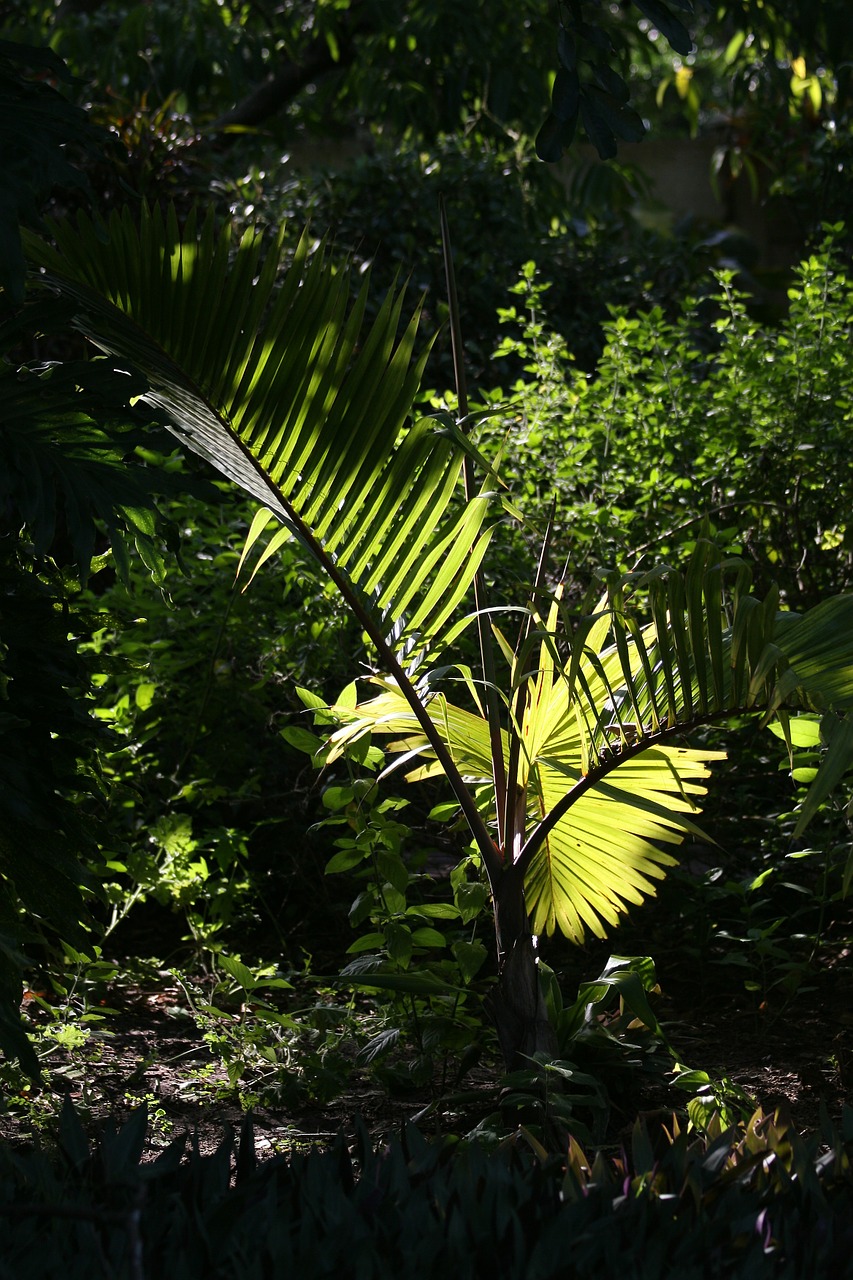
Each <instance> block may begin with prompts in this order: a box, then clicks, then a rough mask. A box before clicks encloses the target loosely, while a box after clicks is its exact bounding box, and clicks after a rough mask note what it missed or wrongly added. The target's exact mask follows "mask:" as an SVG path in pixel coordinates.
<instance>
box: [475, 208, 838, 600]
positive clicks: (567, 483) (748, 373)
mask: <svg viewBox="0 0 853 1280" xmlns="http://www.w3.org/2000/svg"><path fill="white" fill-rule="evenodd" d="M839 234H840V228H832V229H830V230H829V231H828V234H827V236H826V238H825V240H824V243H823V245H822V247H821V248H820V249H819V250H818V251H817V252H816V253H814V254H812V255H811V256H810V257H809V258H808V259H807V260H806V261H804V262H803V263H801V264H800V266H799V267H798V268H797V270H796V272H795V278H794V283H793V285H792V287H791V289H790V290H789V300H790V306H789V311H788V314H787V316H786V317H785V318H784V320H783V321H782V323H781V324H780V326H779V328H778V329H768V328H765V327H762V326H761V325H759V324H758V323H757V322H756V321H755V320H753V319H752V318H751V317H750V314H749V310H748V299H747V298H746V297H745V295H743V294H742V293H740V292H739V291H738V290H737V288H736V287H735V285H734V283H733V279H732V275H731V273H726V272H722V273H719V274H718V275H717V277H716V281H717V285H716V291H715V292H714V293H712V294H710V295H709V296H706V297H705V298H704V299H702V301H701V302H697V301H696V300H691V299H688V300H686V301H685V302H684V303H683V304H682V306H681V309H680V312H679V314H678V315H677V316H676V317H675V318H674V319H668V318H667V317H666V315H665V314H664V312H663V310H662V309H661V308H660V307H655V308H653V309H651V310H649V311H641V312H638V313H636V314H629V312H628V311H627V310H626V309H624V308H620V307H613V308H612V309H611V318H610V319H609V320H608V321H607V322H606V323H605V325H604V337H605V346H604V350H603V353H602V355H601V358H600V360H599V361H598V364H597V367H596V370H595V373H594V374H592V375H587V374H585V373H584V372H582V371H581V370H579V369H578V368H577V366H576V364H575V362H574V360H573V358H572V354H571V352H570V349H569V347H568V346H567V344H566V343H565V342H564V340H563V339H562V338H561V336H560V335H559V334H557V333H555V332H554V330H553V328H552V326H551V325H550V323H549V321H548V319H547V318H546V315H545V313H544V306H545V302H544V297H545V296H547V293H546V291H547V290H548V288H549V286H548V285H547V283H540V282H539V280H538V278H537V271H536V269H535V268H534V266H533V265H532V264H530V263H528V264H527V266H526V267H525V268H524V271H523V273H522V278H521V282H520V284H519V285H518V286H516V288H515V290H514V292H515V293H516V294H517V295H518V296H519V297H520V299H521V300H522V304H523V308H524V310H523V311H522V310H521V309H520V308H519V307H517V306H511V307H508V308H504V309H503V310H502V312H501V318H502V320H503V322H504V324H505V325H507V326H512V327H514V328H516V333H518V329H519V328H520V330H521V333H520V335H519V336H516V335H513V336H509V335H506V336H505V337H504V339H503V341H502V343H501V345H500V346H499V347H498V350H497V352H496V357H497V359H502V358H504V357H512V358H513V359H521V360H523V361H524V362H525V368H524V373H523V374H522V376H521V377H520V378H519V379H518V380H517V381H516V382H515V384H514V385H512V386H511V387H510V388H509V389H508V391H505V390H501V389H498V390H494V391H492V392H491V393H490V395H489V396H488V397H487V403H488V404H489V406H491V405H493V404H497V403H501V402H502V401H504V400H506V399H510V400H511V401H512V412H511V414H507V415H506V416H505V417H503V418H501V417H497V418H495V419H492V420H489V421H488V422H486V423H485V424H484V426H483V427H482V428H481V430H482V431H483V432H484V437H481V439H483V438H485V437H489V438H491V440H492V442H493V445H492V447H493V448H495V447H497V446H500V447H501V448H502V451H503V458H502V463H501V474H502V475H503V477H504V479H505V480H507V482H508V483H509V484H510V486H511V489H512V491H513V493H514V495H515V496H516V497H517V500H518V502H519V503H520V504H522V505H523V506H524V508H525V509H526V510H527V511H530V512H531V513H535V514H536V515H537V516H538V529H537V528H534V530H533V544H534V551H535V547H536V544H537V542H538V533H539V530H541V526H542V523H543V521H544V516H545V513H546V512H547V510H548V508H549V504H550V501H551V495H552V494H553V493H554V492H555V491H556V522H557V523H556V531H555V546H556V547H557V548H558V550H559V551H560V552H561V553H564V554H565V553H566V552H568V553H569V558H570V562H571V565H572V570H573V572H574V573H575V574H577V573H578V570H579V569H581V570H584V572H582V573H581V575H580V577H581V580H583V579H584V578H586V579H587V580H588V579H589V577H590V575H592V574H594V572H595V570H596V568H597V567H599V566H602V565H604V566H609V565H614V564H615V565H618V566H620V567H623V568H625V569H627V568H629V567H632V566H633V565H635V564H636V563H637V561H638V560H639V559H641V558H642V557H644V556H646V557H647V556H648V555H649V554H650V553H651V552H653V553H654V554H655V555H656V556H662V557H668V556H671V555H674V554H677V551H678V548H679V546H683V545H684V543H685V542H686V541H687V540H688V539H692V538H693V537H695V535H696V531H697V528H698V525H699V523H700V521H701V520H702V519H704V518H707V517H710V519H711V520H712V521H713V522H714V524H715V525H716V526H717V528H718V529H720V530H728V533H726V534H724V535H723V536H724V538H725V537H728V538H729V539H731V541H732V542H733V543H735V544H737V543H741V544H742V545H745V547H746V549H747V550H748V552H749V554H750V556H751V557H752V558H753V559H754V561H755V562H756V563H757V564H758V566H760V569H761V574H762V579H763V580H764V581H768V580H770V579H775V580H777V581H778V582H779V584H780V586H781V588H782V591H783V595H784V597H785V598H786V599H787V601H788V603H789V604H790V605H791V607H795V608H800V607H804V606H807V605H809V604H812V603H814V602H815V601H816V600H817V599H819V598H820V597H821V596H822V595H824V594H826V593H829V592H837V591H840V590H843V589H845V588H846V587H847V585H848V584H849V582H850V581H851V576H853V529H851V528H850V527H849V522H848V521H847V518H846V514H845V513H846V512H847V511H848V510H849V509H850V507H851V504H852V503H853V487H851V480H850V469H849V466H848V465H847V462H846V458H847V454H848V451H849V434H850V421H851V403H852V401H851V396H852V395H853V377H851V366H850V360H849V343H850V333H851V316H853V281H851V279H850V276H849V274H848V273H847V272H846V270H845V269H844V266H843V264H842V261H841V258H840V255H839V253H838V252H837V250H836V247H835V242H836V238H837V236H838V235H839ZM507 418H509V422H508V423H507ZM828 476H832V485H831V486H828V485H827V478H828ZM533 553H534V552H533V551H532V552H531V558H532V555H533Z"/></svg>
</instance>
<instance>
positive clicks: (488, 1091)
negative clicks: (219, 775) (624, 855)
mask: <svg viewBox="0 0 853 1280" xmlns="http://www.w3.org/2000/svg"><path fill="white" fill-rule="evenodd" d="M653 924H654V922H653V921H652V926H653ZM660 924H661V927H662V928H663V927H665V926H666V920H665V919H664V918H663V917H662V918H661V921H660ZM833 933H834V934H835V937H834V938H833V936H832V934H833ZM650 934H651V938H650ZM654 936H655V929H654V927H652V928H651V930H650V928H649V919H648V916H646V917H644V936H643V940H644V941H646V942H648V941H650V940H652V941H653V940H654ZM845 936H849V934H848V928H847V922H846V921H839V922H837V926H836V927H835V928H834V929H832V930H830V931H829V932H828V934H827V936H825V938H824V941H823V944H822V946H821V948H820V949H819V951H818V952H817V953H816V954H815V955H813V956H811V957H810V958H809V959H810V963H809V964H808V966H807V973H806V977H805V980H803V981H801V982H800V983H799V985H798V987H797V989H796V990H795V991H794V993H793V994H792V995H790V996H786V995H784V994H783V993H782V988H781V987H773V986H772V984H771V986H770V989H769V990H768V991H766V992H764V993H762V991H760V990H759V991H754V990H745V989H744V983H743V980H742V978H741V977H740V976H739V974H738V967H737V965H727V964H726V963H714V960H713V957H712V959H711V962H710V963H708V964H707V965H705V966H704V967H702V968H701V971H699V972H697V970H696V966H695V965H694V964H688V963H685V957H684V955H683V954H682V953H681V952H680V951H679V949H678V947H674V948H673V949H672V950H671V951H670V952H668V953H666V952H665V951H664V954H662V955H656V957H655V958H656V961H657V970H658V979H659V984H660V988H661V992H660V995H659V996H658V997H657V998H656V999H657V1003H656V1010H657V1013H658V1016H659V1018H660V1020H661V1022H662V1023H663V1024H664V1025H665V1027H666V1029H667V1034H668V1035H669V1038H670V1040H671V1042H672V1043H673V1045H674V1046H675V1048H676V1049H677V1051H678V1053H679V1055H680V1056H681V1057H682V1059H683V1061H685V1062H686V1063H687V1064H689V1065H690V1066H691V1067H694V1068H701V1069H703V1070H705V1071H707V1072H708V1073H709V1075H711V1076H712V1077H714V1078H716V1079H720V1078H722V1077H726V1078H727V1079H728V1080H729V1081H730V1082H732V1084H734V1085H735V1086H737V1087H739V1088H740V1089H741V1090H743V1091H744V1092H745V1093H746V1094H748V1095H749V1096H750V1097H751V1098H753V1099H754V1100H755V1103H756V1105H760V1106H761V1107H762V1108H763V1109H764V1111H765V1112H767V1113H772V1112H773V1111H775V1110H776V1109H777V1108H780V1107H781V1108H782V1109H783V1111H784V1112H786V1113H787V1114H788V1115H789V1116H790V1119H791V1121H792V1123H793V1124H794V1126H795V1127H796V1128H797V1130H798V1131H800V1132H801V1133H808V1132H813V1131H815V1130H817V1129H818V1128H819V1126H820V1121H821V1114H822V1111H824V1110H825V1112H826V1113H828V1115H829V1117H830V1118H831V1119H832V1120H834V1121H838V1120H839V1119H840V1117H841V1112H842V1108H843V1105H844V1103H845V1101H846V1100H847V1099H848V1098H849V1097H850V1095H851V1088H853V953H851V951H850V949H849V948H848V946H847V945H846V942H845V940H844V939H845ZM636 941H638V940H632V939H631V937H630V936H627V937H624V936H621V935H620V937H619V943H620V946H619V950H620V951H621V952H622V953H623V954H625V953H628V946H630V945H632V943H634V942H636ZM658 941H660V935H659V936H658ZM626 944H627V945H626ZM649 949H650V950H651V948H649ZM608 953H609V949H608V951H604V952H603V955H604V957H605V958H606V955H607V954H608ZM633 953H634V954H636V953H637V952H633ZM599 960H600V956H598V955H597V954H596V953H595V949H592V951H588V952H586V953H585V954H584V955H583V956H580V957H578V958H577V959H576V961H575V963H582V969H583V972H580V971H579V972H578V974H577V975H575V977H574V980H575V981H579V980H583V979H589V978H591V977H594V976H595V974H596V973H597V972H598V971H599V969H598V968H596V964H598V962H599ZM564 980H565V977H564ZM568 986H569V988H570V987H571V980H570V982H569V984H568ZM107 1003H109V1004H110V1006H111V1007H112V1009H113V1010H114V1012H112V1013H110V1015H109V1016H108V1017H107V1018H106V1019H105V1020H104V1022H103V1023H99V1024H97V1027H98V1029H97V1030H96V1031H94V1032H92V1033H90V1035H89V1037H88V1039H87V1041H86V1043H85V1045H78V1046H71V1047H63V1046H57V1047H56V1049H55V1050H53V1052H52V1054H51V1056H50V1059H49V1062H48V1068H49V1083H48V1086H47V1088H46V1089H45V1090H44V1091H43V1092H42V1093H41V1094H40V1095H39V1094H38V1091H35V1092H34V1091H32V1090H29V1091H26V1092H25V1093H23V1094H19V1096H18V1097H17V1098H15V1097H12V1098H10V1099H9V1100H8V1105H7V1109H6V1111H5V1113H3V1114H0V1138H2V1139H5V1140H9V1141H12V1142H14V1143H29V1142H31V1141H33V1140H45V1139H47V1140H49V1139H50V1136H51V1133H52V1130H53V1128H54V1127H55V1119H56V1115H57V1113H58V1110H59V1108H60V1106H61V1103H62V1101H63V1098H64V1096H65V1095H66V1094H67V1095H68V1096H69V1097H70V1099H71V1101H72V1102H73V1103H74V1104H75V1106H76V1107H77V1108H78V1110H79V1111H80V1112H81V1114H82V1115H83V1117H84V1120H85V1121H86V1122H87V1124H88V1126H89V1127H90V1128H91V1129H92V1130H93V1131H97V1129H98V1128H99V1127H100V1126H101V1125H102V1124H103V1123H104V1122H105V1121H106V1120H107V1118H108V1117H112V1118H113V1119H115V1120H121V1119H123V1118H124V1117H125V1116H126V1115H127V1114H129V1112H130V1111H131V1110H132V1109H133V1108H134V1107H135V1106H138V1105H139V1104H140V1103H141V1102H143V1101H145V1102H146V1103H147V1105H148V1109H149V1117H150V1128H149V1152H148V1154H149V1156H153V1155H155V1154H156V1152H157V1151H158V1150H160V1149H162V1148H163V1147H164V1146H165V1145H167V1144H168V1142H169V1141H171V1140H172V1139H173V1138H175V1137H176V1136H178V1135H179V1134H181V1133H183V1132H186V1133H190V1134H192V1133H195V1134H197V1135H198V1141H199V1144H200V1147H201V1149H202V1150H212V1149H214V1148H215V1147H216V1146H217V1145H218V1143H219V1142H220V1141H221V1140H222V1136H223V1132H224V1127H225V1126H230V1127H231V1128H232V1129H239V1127H240V1125H241V1123H242V1120H243V1115H244V1112H243V1109H242V1107H241V1105H240V1100H239V1097H238V1096H237V1094H236V1091H234V1090H230V1091H229V1089H228V1087H227V1079H226V1075H225V1069H224V1067H223V1065H222V1062H221V1058H218V1057H217V1055H216V1053H215V1052H214V1051H213V1049H212V1048H211V1045H210V1044H208V1043H206V1042H205V1040H204V1038H203V1035H202V1032H201V1031H200V1030H199V1028H198V1026H197V1025H196V1022H195V1021H194V1020H193V1018H192V1017H191V1016H190V1015H189V1009H188V1005H187V1000H186V997H185V993H184V991H183V990H182V988H181V987H180V986H179V985H176V984H175V983H174V981H170V980H169V979H168V977H167V976H166V975H165V974H161V975H160V978H159V979H158V978H157V975H156V974H152V979H151V980H149V981H147V982H146V981H123V982H121V983H120V984H117V985H116V988H115V989H114V990H111V991H109V993H108V1001H107ZM491 1066H492V1068H493V1069H490V1064H488V1063H486V1064H482V1063H481V1064H480V1065H479V1066H478V1068H477V1070H476V1071H475V1072H474V1073H473V1074H472V1075H471V1076H469V1077H468V1079H467V1080H466V1082H465V1087H466V1088H467V1089H468V1090H469V1093H468V1097H467V1101H466V1105H465V1107H464V1110H462V1111H460V1110H459V1109H456V1110H453V1109H451V1108H449V1107H447V1108H442V1106H441V1105H438V1106H437V1107H435V1108H434V1109H433V1110H432V1111H431V1112H430V1114H429V1115H428V1116H427V1115H425V1117H424V1120H423V1127H424V1128H425V1130H426V1131H427V1132H429V1131H433V1132H435V1131H439V1130H443V1131H444V1132H451V1133H463V1134H464V1133H465V1132H467V1131H469V1130H470V1129H472V1128H473V1127H474V1126H475V1125H476V1124H477V1122H478V1120H479V1119H481V1118H482V1116H483V1115H485V1114H487V1113H488V1112H489V1110H490V1107H491V1108H492V1109H493V1107H494V1100H495V1098H496V1096H497V1093H496V1086H497V1084H498V1083H499V1070H498V1064H497V1063H496V1062H495V1063H494V1064H491ZM479 1095H481V1096H482V1104H481V1105H478V1096H479ZM430 1101H431V1095H430V1093H429V1092H428V1091H415V1092H411V1093H404V1094H393V1093H390V1092H389V1091H388V1090H386V1089H384V1088H382V1087H381V1086H380V1085H379V1084H378V1083H377V1081H376V1080H375V1078H371V1077H370V1076H369V1075H368V1074H366V1073H365V1072H364V1071H361V1072H356V1071H355V1070H354V1071H353V1074H352V1079H351V1081H349V1082H348V1083H347V1085H346V1087H345V1088H344V1089H343V1091H342V1092H340V1093H339V1094H338V1095H337V1096H336V1097H335V1098H334V1100H333V1101H331V1102H328V1103H326V1104H325V1105H322V1106H321V1105H318V1104H312V1103H310V1102H306V1103H305V1104H304V1105H303V1104H300V1103H298V1102H297V1103H295V1104H291V1105H284V1104H282V1105H274V1106H270V1105H257V1106H255V1107H254V1108H253V1116H254V1124H255V1138H256V1148H257V1151H258V1155H259V1156H261V1157H263V1156H264V1155H271V1154H275V1153H279V1152H287V1151H291V1150H294V1149H305V1148H306V1147H307V1146H310V1145H313V1144H319V1145H321V1146H322V1145H324V1144H326V1143H327V1142H329V1141H330V1140H331V1139H332V1138H333V1137H334V1135H335V1134H336V1133H337V1132H338V1131H339V1130H344V1131H345V1132H346V1131H351V1130H352V1127H353V1123H354V1120H355V1117H356V1116H361V1117H362V1119H363V1120H364V1122H365V1124H366V1125H367V1127H368V1129H369V1130H370V1131H371V1133H372V1134H373V1135H374V1136H375V1137H376V1138H377V1139H378V1138H380V1137H381V1136H383V1135H386V1134H389V1133H393V1132H399V1130H400V1128H401V1126H402V1125H403V1124H405V1122H406V1121H407V1120H409V1119H411V1118H412V1117H413V1116H415V1115H416V1114H418V1113H419V1112H422V1111H423V1110H424V1108H425V1106H426V1105H427V1104H429V1102H430ZM684 1102H685V1095H684V1094H683V1093H679V1092H678V1091H677V1090H676V1089H675V1088H673V1087H672V1085H671V1077H668V1076H666V1075H664V1074H663V1073H658V1074H657V1075H654V1076H651V1077H648V1078H645V1077H643V1079H640V1080H637V1081H633V1080H632V1081H631V1085H630V1096H625V1097H624V1098H621V1099H620V1098H619V1097H618V1096H613V1094H612V1092H611V1114H610V1121H609V1126H608V1132H607V1144H608V1145H614V1146H615V1145H618V1144H619V1143H620V1142H621V1141H622V1140H623V1139H624V1137H625V1136H626V1135H627V1134H628V1133H629V1131H630V1128H631V1125H632V1124H633V1122H634V1119H635V1117H636V1116H637V1114H642V1115H645V1116H648V1117H657V1118H660V1119H662V1120H663V1121H665V1122H666V1121H667V1120H668V1118H669V1116H670V1114H671V1113H672V1111H673V1110H683V1106H684Z"/></svg>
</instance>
